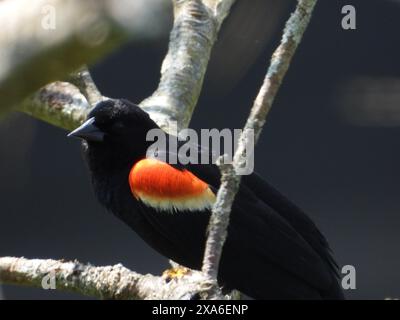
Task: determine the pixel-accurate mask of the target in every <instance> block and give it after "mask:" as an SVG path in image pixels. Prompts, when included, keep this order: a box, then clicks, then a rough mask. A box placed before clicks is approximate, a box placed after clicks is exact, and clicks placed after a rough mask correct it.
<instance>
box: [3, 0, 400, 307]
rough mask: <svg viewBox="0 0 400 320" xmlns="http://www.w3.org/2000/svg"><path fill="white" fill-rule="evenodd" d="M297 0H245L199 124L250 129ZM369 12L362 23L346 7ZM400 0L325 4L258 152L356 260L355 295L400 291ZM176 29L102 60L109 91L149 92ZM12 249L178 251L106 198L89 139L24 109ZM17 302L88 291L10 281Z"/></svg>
mask: <svg viewBox="0 0 400 320" xmlns="http://www.w3.org/2000/svg"><path fill="white" fill-rule="evenodd" d="M294 4H295V1H287V0H285V1H283V0H269V1H265V0H251V1H248V0H238V3H237V4H236V5H235V7H234V9H233V12H232V15H231V16H230V17H229V19H228V20H227V22H226V23H225V25H224V27H223V30H222V33H221V35H220V37H219V38H220V40H219V42H218V44H217V45H216V47H215V50H214V51H213V55H212V59H211V61H210V68H209V70H208V72H207V76H206V79H205V83H204V89H203V91H202V95H201V98H200V101H199V103H198V106H197V108H196V111H195V113H194V115H193V120H192V123H191V126H192V127H193V128H196V129H200V128H241V127H242V126H243V125H244V121H245V119H246V118H247V115H248V112H249V108H250V107H251V105H252V101H253V99H254V97H255V95H256V93H257V91H258V89H259V87H260V85H261V83H262V79H263V77H264V75H265V73H266V68H267V62H268V60H269V57H270V56H271V53H272V51H273V50H274V48H275V47H276V46H277V44H278V41H279V39H280V35H281V30H282V27H283V26H284V23H285V21H286V19H287V18H288V16H289V13H290V12H291V11H292V10H293V8H294ZM346 4H352V5H354V6H355V7H356V9H357V30H348V31H345V30H343V29H342V27H341V19H342V17H343V15H342V14H341V9H342V7H343V6H344V5H346ZM398 30H400V3H399V2H396V1H384V0H368V1H367V0H351V1H325V0H322V1H319V4H318V6H317V8H316V11H315V14H314V17H313V20H312V23H311V25H310V28H309V30H308V31H307V33H306V36H305V38H304V41H303V42H302V44H301V46H300V48H299V51H298V53H297V55H296V57H295V59H294V62H293V64H292V66H291V68H290V72H289V74H288V76H287V78H286V79H285V82H284V85H283V87H282V90H281V91H280V93H279V96H278V98H277V100H276V103H275V105H274V107H273V109H272V111H271V113H270V115H269V119H268V122H267V125H266V127H265V130H264V132H263V134H262V137H261V139H260V142H259V144H258V146H257V149H256V159H255V161H256V162H255V164H256V170H257V171H258V172H259V173H261V175H262V176H264V177H265V178H266V179H267V180H268V181H270V182H271V183H272V184H273V185H275V186H276V187H277V188H278V189H279V190H280V191H281V192H283V193H284V194H286V195H287V196H288V197H289V198H290V199H291V200H292V201H293V202H295V203H296V204H298V205H299V206H301V207H302V208H303V209H304V210H305V211H306V212H307V213H308V214H309V215H310V216H311V217H312V218H313V219H314V220H315V221H316V223H317V224H318V225H319V226H320V228H321V229H322V231H323V232H324V233H325V234H326V236H327V238H328V239H329V241H330V243H331V246H332V248H333V250H334V252H335V255H336V257H337V260H338V262H339V264H340V265H348V264H350V265H354V266H355V268H356V270H357V289H356V290H348V291H347V292H346V295H347V296H348V298H353V299H383V298H385V297H400V275H399V272H398V271H399V270H400V251H399V249H398V248H399V241H400V235H399V230H400V215H399V213H400V199H399V191H400V182H399V178H400V166H399V164H400V148H399V146H400V142H399V135H400V69H399V62H398V59H399V57H400V42H399V41H398ZM167 44H168V37H167V36H166V37H165V38H161V39H159V41H157V42H155V43H144V42H141V43H132V44H129V45H127V46H125V47H123V48H121V49H120V50H118V51H117V52H115V53H114V54H112V55H111V56H109V57H107V58H106V59H104V60H103V61H101V62H100V63H99V64H97V65H96V66H94V67H93V68H92V71H93V76H94V78H95V81H96V83H97V84H98V86H99V88H100V89H101V91H102V93H103V94H104V95H107V96H111V97H126V98H129V99H130V100H132V101H134V102H140V101H141V100H142V99H144V98H145V97H147V96H149V95H150V94H151V93H152V91H153V90H154V89H155V88H156V86H157V83H158V78H159V70H160V64H161V62H162V59H163V57H164V55H165V53H166V49H167ZM0 150H1V151H0V152H1V157H0V159H1V160H0V161H1V162H0V163H1V165H0V200H1V206H0V207H1V212H0V215H1V220H0V221H1V222H0V256H8V255H9V256H25V257H29V258H54V259H59V258H64V259H78V260H80V261H82V262H90V263H92V264H95V265H109V264H115V263H119V262H121V263H123V264H124V265H125V266H127V267H128V268H132V269H134V270H136V271H138V272H143V273H146V272H151V273H156V274H157V273H160V272H162V271H163V270H164V269H165V268H166V267H167V266H168V262H167V260H166V259H165V258H163V257H161V256H159V255H158V254H157V253H155V252H154V251H152V250H151V249H150V248H149V247H148V246H147V245H146V244H144V243H143V242H142V241H141V240H140V239H139V238H138V237H137V236H136V234H135V233H134V232H132V231H131V230H130V229H128V227H126V226H125V225H123V224H122V223H121V222H119V221H118V220H117V219H115V218H114V217H113V216H112V215H111V214H108V213H107V212H106V211H105V210H104V209H102V208H101V207H100V205H99V204H97V201H96V200H95V198H94V196H93V193H92V190H91V186H90V184H89V179H88V176H87V172H86V170H85V169H86V168H85V167H84V165H83V162H82V159H81V153H80V146H79V143H78V142H77V141H75V140H70V139H67V138H66V132H64V131H62V130H60V129H58V128H54V127H52V126H50V125H48V124H46V123H42V122H40V121H37V120H34V119H32V118H30V117H28V116H26V115H23V114H13V115H11V116H9V117H8V118H7V119H5V120H4V121H2V123H0ZM3 298H4V299H29V298H34V299H44V298H48V299H64V298H82V297H81V296H77V295H72V294H66V293H61V292H57V291H52V290H50V291H44V290H40V289H31V288H22V287H12V286H4V287H3Z"/></svg>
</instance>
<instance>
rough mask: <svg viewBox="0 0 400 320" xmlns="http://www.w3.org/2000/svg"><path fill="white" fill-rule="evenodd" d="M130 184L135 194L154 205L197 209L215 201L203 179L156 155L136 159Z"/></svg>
mask: <svg viewBox="0 0 400 320" xmlns="http://www.w3.org/2000/svg"><path fill="white" fill-rule="evenodd" d="M129 185H130V188H131V191H132V194H133V195H134V196H135V197H136V198H138V199H140V200H142V201H143V202H144V203H146V204H147V205H150V206H152V207H155V208H157V209H163V210H174V209H178V210H193V211H196V210H203V209H206V208H210V207H211V206H212V204H213V203H214V201H215V195H214V193H213V192H212V191H211V190H210V188H209V187H208V184H207V183H206V182H204V181H203V180H201V179H199V178H197V177H196V176H195V175H194V174H192V173H191V172H190V171H188V170H179V169H176V168H174V167H173V166H171V165H169V164H168V163H165V162H162V161H159V160H156V159H143V160H141V161H139V162H137V163H136V164H135V165H134V166H133V167H132V169H131V171H130V173H129Z"/></svg>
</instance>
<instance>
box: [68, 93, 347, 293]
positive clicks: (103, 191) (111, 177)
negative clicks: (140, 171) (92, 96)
mask: <svg viewBox="0 0 400 320" xmlns="http://www.w3.org/2000/svg"><path fill="white" fill-rule="evenodd" d="M89 119H90V120H89V122H88V123H87V124H85V125H84V126H83V127H80V128H78V129H77V130H75V131H74V132H73V133H72V134H71V135H73V136H78V137H81V138H83V139H84V140H85V142H84V154H85V158H86V161H87V163H88V166H89V169H90V172H91V177H92V182H93V186H94V190H95V193H96V196H97V198H98V199H99V201H100V202H101V203H102V204H103V205H104V206H105V207H106V208H107V209H109V210H110V211H111V212H112V213H113V214H115V215H116V216H117V217H118V218H120V219H121V220H123V221H124V222H125V223H126V224H128V225H129V226H130V227H131V228H132V229H133V230H134V231H135V232H137V233H138V234H139V236H140V237H142V238H143V240H145V241H146V242H147V243H148V244H149V245H150V246H151V247H153V248H154V249H155V250H156V251H158V252H159V253H160V254H162V255H164V256H166V257H168V258H170V259H172V260H174V261H176V262H178V263H179V264H182V265H184V266H187V267H190V268H193V269H200V268H201V262H202V258H203V253H204V245H205V240H206V229H207V225H208V220H209V216H210V212H209V210H203V212H198V211H189V210H184V211H176V212H166V211H162V210H159V209H155V208H152V207H151V206H149V205H146V204H145V203H143V202H142V201H140V200H138V199H136V198H135V197H134V196H133V195H132V192H131V189H130V186H129V182H128V175H129V173H130V170H131V169H132V166H133V165H134V164H135V163H137V162H138V161H139V160H141V159H143V158H145V157H146V151H147V149H148V147H149V146H150V145H151V143H152V142H147V141H146V134H147V131H148V130H150V129H153V128H158V127H157V125H156V124H155V123H154V122H153V121H152V120H151V119H150V117H149V116H148V115H147V113H145V112H144V111H142V110H141V109H140V108H139V107H137V106H136V105H134V104H132V103H130V102H129V101H127V100H108V101H105V102H101V103H99V104H98V106H96V108H95V109H94V110H93V111H92V112H91V113H90V115H89ZM167 152H168V151H167ZM175 167H176V168H178V169H179V170H189V171H190V172H192V173H193V174H194V175H195V176H197V177H198V178H200V179H201V180H203V181H205V182H206V183H207V184H208V185H209V187H210V189H211V190H212V191H214V192H216V190H218V187H219V183H220V180H219V179H220V174H219V171H218V169H217V168H216V167H215V166H214V165H202V164H199V165H191V164H189V165H175ZM127 252H129V250H128V249H127ZM218 278H219V283H220V284H221V285H222V286H223V287H224V288H226V289H237V290H240V291H241V292H243V293H245V294H246V295H248V296H250V297H253V298H256V299H342V298H343V294H342V290H341V289H340V285H339V280H338V270H337V265H336V263H335V261H334V259H333V257H332V255H331V250H330V249H329V245H328V243H327V241H326V240H325V238H324V236H323V235H322V234H321V233H320V231H319V230H318V229H317V227H316V226H315V224H314V223H313V222H312V221H311V220H310V219H309V218H308V217H307V216H306V215H305V214H304V213H303V211H301V210H300V209H299V208H298V207H296V206H295V205H293V204H292V203H291V202H290V201H289V200H288V199H286V198H285V197H284V196H282V195H281V194H280V193H279V192H278V191H276V190H275V189H274V188H272V187H271V186H270V185H269V184H268V183H267V182H265V181H264V180H263V179H262V178H261V177H259V176H258V175H257V174H255V173H254V174H252V175H249V176H244V177H243V179H242V183H241V186H240V190H239V192H238V194H237V196H236V199H235V202H234V204H233V209H232V213H231V222H230V225H229V228H228V238H227V241H226V243H225V246H224V249H223V254H222V258H221V264H220V272H219V276H218Z"/></svg>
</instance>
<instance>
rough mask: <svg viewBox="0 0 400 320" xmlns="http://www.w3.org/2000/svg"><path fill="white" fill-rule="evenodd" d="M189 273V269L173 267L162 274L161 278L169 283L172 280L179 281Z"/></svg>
mask: <svg viewBox="0 0 400 320" xmlns="http://www.w3.org/2000/svg"><path fill="white" fill-rule="evenodd" d="M189 273H190V269H189V268H186V267H182V266H178V267H173V268H170V269H167V270H165V271H164V272H163V274H162V277H163V279H165V281H167V282H169V281H171V280H173V279H180V278H182V277H184V276H186V275H188V274H189Z"/></svg>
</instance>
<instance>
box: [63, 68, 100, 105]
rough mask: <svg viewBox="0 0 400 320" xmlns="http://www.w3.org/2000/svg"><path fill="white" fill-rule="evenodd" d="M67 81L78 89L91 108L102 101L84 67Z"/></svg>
mask: <svg viewBox="0 0 400 320" xmlns="http://www.w3.org/2000/svg"><path fill="white" fill-rule="evenodd" d="M68 80H69V82H71V83H72V84H73V85H75V86H76V87H77V88H78V89H79V91H80V92H81V93H82V94H83V95H84V97H85V98H86V100H87V101H88V102H89V104H90V105H91V106H94V105H95V104H96V103H97V102H99V101H101V100H103V99H104V98H103V96H102V95H101V93H100V91H99V89H98V88H97V86H96V84H95V83H94V81H93V79H92V76H91V75H90V72H89V70H88V68H87V67H86V66H85V67H83V68H81V69H80V70H79V71H77V72H74V73H73V74H72V75H71V76H70V78H69V79H68Z"/></svg>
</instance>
